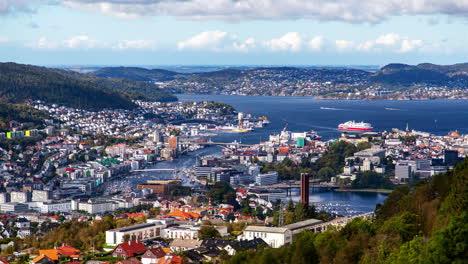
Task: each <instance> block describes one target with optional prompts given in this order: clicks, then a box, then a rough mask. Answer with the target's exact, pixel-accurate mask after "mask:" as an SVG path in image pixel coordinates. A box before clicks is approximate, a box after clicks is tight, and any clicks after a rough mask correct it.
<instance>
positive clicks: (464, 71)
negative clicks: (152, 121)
mask: <svg viewBox="0 0 468 264" xmlns="http://www.w3.org/2000/svg"><path fill="white" fill-rule="evenodd" d="M92 74H93V75H95V76H101V77H114V78H122V79H121V80H127V79H131V80H134V81H141V82H144V83H147V84H148V83H151V82H156V81H159V82H164V87H165V89H167V90H169V91H172V92H174V93H194V94H242V95H292V96H304V95H309V96H318V97H322V98H349V97H351V98H354V99H364V98H370V97H375V98H382V96H384V97H385V98H393V99H395V98H399V97H400V96H402V95H403V94H404V96H403V97H405V96H406V98H408V97H411V98H416V97H419V98H439V97H440V96H446V97H451V98H464V96H465V94H468V93H467V92H457V91H463V90H465V89H466V88H467V87H468V63H461V64H454V65H436V64H430V63H423V64H419V65H408V64H399V63H393V64H388V65H386V66H384V67H382V68H381V69H380V70H378V71H376V70H375V69H372V71H365V70H362V69H353V68H347V67H335V68H330V67H322V68H321V67H313V66H310V67H257V68H248V67H247V68H242V67H235V68H227V69H220V70H215V71H208V72H206V71H205V72H198V73H186V74H182V73H177V72H174V71H169V70H163V69H146V68H138V67H107V68H102V69H99V70H97V71H95V72H93V73H92ZM421 88H422V89H421ZM426 88H437V89H438V91H440V89H445V90H455V92H453V93H445V95H443V94H444V93H442V92H440V93H439V94H435V93H431V92H429V90H428V89H426ZM136 90H137V89H132V90H131V91H136ZM361 91H364V93H361ZM380 91H383V93H380ZM422 91H425V92H422ZM402 92H403V93H402Z"/></svg>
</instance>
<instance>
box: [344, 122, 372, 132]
mask: <svg viewBox="0 0 468 264" xmlns="http://www.w3.org/2000/svg"><path fill="white" fill-rule="evenodd" d="M338 129H342V130H355V131H371V130H372V125H371V124H369V123H364V122H354V121H348V122H345V123H342V124H339V125H338Z"/></svg>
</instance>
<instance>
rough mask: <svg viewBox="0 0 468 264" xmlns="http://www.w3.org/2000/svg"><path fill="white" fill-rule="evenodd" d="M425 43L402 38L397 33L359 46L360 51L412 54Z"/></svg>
mask: <svg viewBox="0 0 468 264" xmlns="http://www.w3.org/2000/svg"><path fill="white" fill-rule="evenodd" d="M423 45H424V42H423V41H422V40H418V39H410V38H408V37H402V36H400V35H398V34H396V33H388V34H383V35H380V36H379V37H377V39H375V40H367V41H365V42H363V43H361V44H359V45H358V46H357V50H359V51H374V52H375V51H379V52H410V51H416V50H419V49H420V48H422V47H423Z"/></svg>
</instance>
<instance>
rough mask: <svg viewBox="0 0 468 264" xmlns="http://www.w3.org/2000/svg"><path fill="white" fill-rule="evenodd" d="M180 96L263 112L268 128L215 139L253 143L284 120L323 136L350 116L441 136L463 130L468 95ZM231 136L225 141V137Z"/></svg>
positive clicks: (333, 134)
mask: <svg viewBox="0 0 468 264" xmlns="http://www.w3.org/2000/svg"><path fill="white" fill-rule="evenodd" d="M177 97H178V98H179V100H180V101H204V100H209V101H217V102H222V103H227V104H230V105H232V106H234V107H235V108H236V110H238V111H241V112H246V113H250V114H252V115H254V116H266V117H268V118H269V120H270V121H271V124H269V125H268V126H267V127H265V128H263V129H256V130H255V131H254V132H252V133H245V134H229V133H226V134H221V135H220V136H218V137H216V139H215V138H213V140H214V141H228V142H230V141H232V140H234V139H237V140H242V142H243V143H247V144H254V143H258V142H260V141H261V140H267V139H268V136H269V135H271V134H274V133H279V132H280V131H281V130H282V129H283V128H284V127H285V126H286V125H287V127H288V130H290V131H295V132H302V131H310V130H315V131H317V133H318V134H319V135H320V136H322V137H323V138H324V139H332V138H337V137H338V136H339V134H340V132H339V131H338V130H337V129H336V128H337V125H338V124H340V123H342V122H346V121H349V120H355V121H365V122H369V123H371V124H372V125H373V127H374V131H384V130H387V131H388V130H390V129H391V128H399V129H405V128H406V124H408V125H409V128H410V129H415V130H418V131H425V132H430V133H433V134H436V135H445V134H447V133H449V132H450V131H453V130H458V131H459V132H460V133H468V101H467V100H424V101H387V100H378V101H365V100H317V99H314V98H313V97H291V96H286V97H283V96H238V95H186V94H180V95H177ZM229 140H230V141H229Z"/></svg>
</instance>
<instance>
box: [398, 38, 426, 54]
mask: <svg viewBox="0 0 468 264" xmlns="http://www.w3.org/2000/svg"><path fill="white" fill-rule="evenodd" d="M423 44H424V42H423V41H422V40H420V39H412V40H411V39H404V40H403V41H402V42H401V47H400V50H399V52H410V51H413V50H415V49H419V48H421V47H422V46H423Z"/></svg>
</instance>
